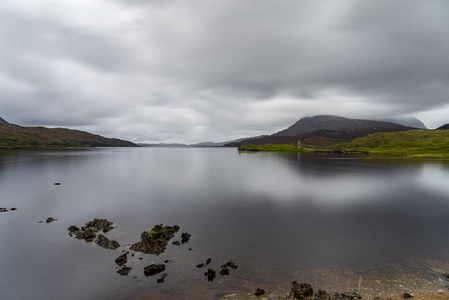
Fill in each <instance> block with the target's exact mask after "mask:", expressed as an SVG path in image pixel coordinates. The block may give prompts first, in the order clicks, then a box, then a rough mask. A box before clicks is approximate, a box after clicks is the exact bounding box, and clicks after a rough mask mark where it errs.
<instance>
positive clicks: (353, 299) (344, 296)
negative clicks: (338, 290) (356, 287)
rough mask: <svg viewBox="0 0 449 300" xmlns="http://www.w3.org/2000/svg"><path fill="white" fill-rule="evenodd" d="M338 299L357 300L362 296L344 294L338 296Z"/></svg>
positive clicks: (353, 293)
mask: <svg viewBox="0 0 449 300" xmlns="http://www.w3.org/2000/svg"><path fill="white" fill-rule="evenodd" d="M340 298H341V299H348V300H357V299H362V296H360V295H359V294H357V293H356V292H350V293H346V294H340Z"/></svg>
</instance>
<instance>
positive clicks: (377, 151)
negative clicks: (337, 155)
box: [345, 130, 449, 159]
mask: <svg viewBox="0 0 449 300" xmlns="http://www.w3.org/2000/svg"><path fill="white" fill-rule="evenodd" d="M345 149H346V150H347V151H364V152H370V154H371V155H382V156H397V157H407V158H445V159H446V158H449V130H409V131H398V132H389V133H374V134H370V135H367V136H364V137H359V138H356V139H354V140H353V141H351V142H349V143H348V144H346V145H345Z"/></svg>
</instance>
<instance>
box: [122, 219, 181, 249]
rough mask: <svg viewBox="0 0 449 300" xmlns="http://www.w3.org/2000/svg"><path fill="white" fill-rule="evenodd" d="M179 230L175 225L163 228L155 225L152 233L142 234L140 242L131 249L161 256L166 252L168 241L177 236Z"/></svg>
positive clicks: (145, 232)
mask: <svg viewBox="0 0 449 300" xmlns="http://www.w3.org/2000/svg"><path fill="white" fill-rule="evenodd" d="M178 230H179V226H178V225H174V226H173V227H172V226H163V225H162V224H160V225H155V226H154V227H153V229H151V231H144V232H142V234H141V235H140V242H137V243H134V244H132V245H131V248H130V249H131V250H133V251H137V252H142V253H146V254H155V255H159V254H161V253H164V252H165V249H166V248H167V245H168V241H170V239H171V238H173V237H174V236H175V233H176V232H178ZM183 235H184V233H183ZM189 238H190V235H189ZM187 241H188V240H187Z"/></svg>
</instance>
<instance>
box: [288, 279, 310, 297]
mask: <svg viewBox="0 0 449 300" xmlns="http://www.w3.org/2000/svg"><path fill="white" fill-rule="evenodd" d="M291 294H292V296H293V297H295V298H296V299H305V298H309V297H312V296H313V289H312V286H311V285H310V284H308V283H301V284H299V283H297V282H296V281H293V282H292V287H291Z"/></svg>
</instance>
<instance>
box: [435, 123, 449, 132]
mask: <svg viewBox="0 0 449 300" xmlns="http://www.w3.org/2000/svg"><path fill="white" fill-rule="evenodd" d="M447 129H449V123H448V124H444V125H442V126H440V127H438V128H437V130H447Z"/></svg>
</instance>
